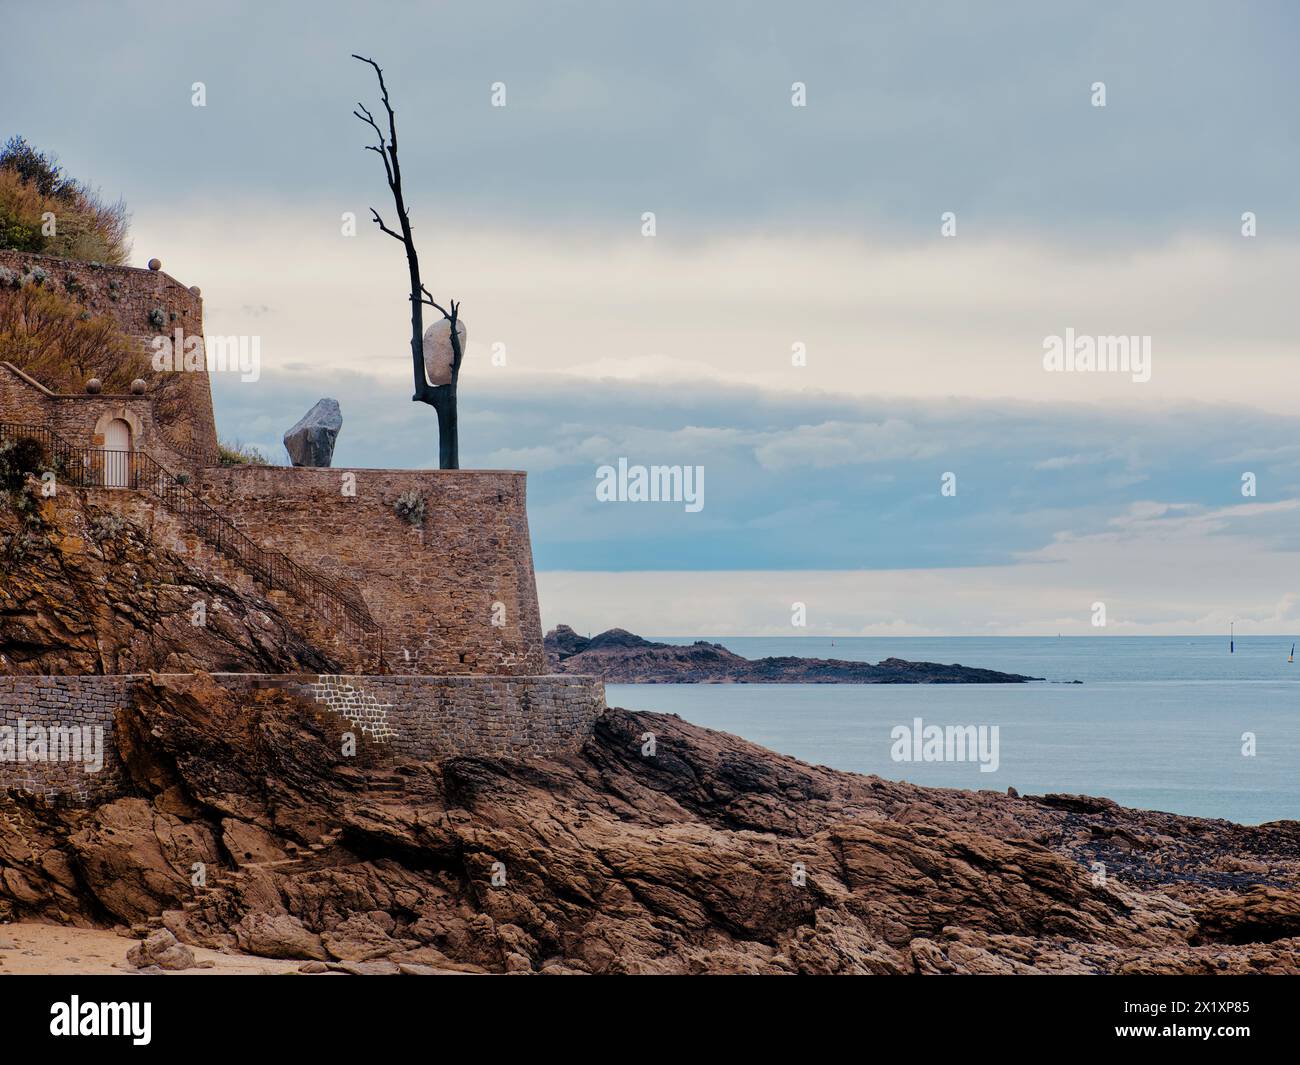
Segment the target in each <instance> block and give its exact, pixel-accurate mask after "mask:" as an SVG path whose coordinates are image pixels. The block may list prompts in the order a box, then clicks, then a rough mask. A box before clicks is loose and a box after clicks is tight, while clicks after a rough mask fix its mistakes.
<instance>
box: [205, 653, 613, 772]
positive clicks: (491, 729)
mask: <svg viewBox="0 0 1300 1065" xmlns="http://www.w3.org/2000/svg"><path fill="white" fill-rule="evenodd" d="M213 679H214V680H215V681H217V683H219V684H221V685H223V686H225V687H228V688H230V689H232V690H235V691H250V690H252V689H254V688H267V687H274V688H288V689H289V690H291V691H293V692H295V693H296V694H298V695H301V696H302V697H303V698H306V699H310V700H312V701H313V702H316V703H319V704H320V705H321V706H324V707H325V708H326V709H329V710H332V711H333V712H335V713H336V714H339V715H340V716H342V717H344V718H346V719H347V720H348V721H350V722H351V723H352V724H353V726H354V727H355V728H356V729H357V731H358V732H360V733H361V734H362V735H364V736H366V737H368V738H369V739H372V740H375V741H377V742H378V743H381V744H383V745H385V746H387V747H389V748H391V750H392V751H393V752H394V753H395V754H397V755H399V756H401V757H404V758H410V759H415V760H416V761H436V760H438V759H441V758H448V757H453V756H456V755H470V756H482V757H493V756H501V757H509V758H532V757H546V756H548V755H557V754H568V753H572V752H575V751H577V750H579V749H580V748H581V747H582V745H583V744H584V743H586V742H587V737H588V736H590V735H591V730H592V726H593V725H594V724H595V722H596V719H597V718H598V717H600V715H601V714H603V713H604V712H605V686H604V684H603V683H601V681H600V680H599V679H597V678H595V677H576V676H567V675H549V676H536V677H518V676H515V677H505V676H499V677H427V676H424V677H417V676H404V677H403V676H388V675H382V676H380V675H372V676H360V677H358V676H316V675H313V674H286V675H264V674H257V673H217V674H214V675H213Z"/></svg>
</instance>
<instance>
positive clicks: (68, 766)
mask: <svg viewBox="0 0 1300 1065" xmlns="http://www.w3.org/2000/svg"><path fill="white" fill-rule="evenodd" d="M130 689H131V678H130V677H125V676H118V677H93V676H88V677H23V676H10V677H0V791H6V790H9V789H11V788H12V789H16V790H18V791H25V792H29V793H33V794H37V795H42V796H44V797H46V798H47V799H50V800H53V801H64V802H82V803H96V802H105V801H107V800H109V799H113V798H116V797H117V796H118V795H120V794H122V792H123V791H124V789H125V784H126V777H125V774H124V772H123V770H122V763H121V761H120V759H119V758H118V755H117V745H116V743H115V741H114V739H113V718H114V715H115V714H116V712H117V711H118V709H120V708H122V707H125V706H127V705H128V703H129V700H130ZM22 719H25V720H26V728H27V730H28V735H27V737H26V738H27V744H26V745H24V746H25V748H26V750H27V751H30V750H31V746H30V744H31V741H32V739H33V738H34V737H35V735H36V733H34V732H33V731H32V727H33V726H34V725H39V726H40V727H41V728H42V729H45V730H47V733H48V730H49V729H50V727H51V726H63V727H74V728H78V729H82V728H89V729H92V730H94V729H100V730H102V732H101V733H100V735H101V736H102V747H101V748H100V751H101V754H102V757H103V766H102V768H100V769H99V771H98V772H91V771H89V769H88V767H87V765H86V762H85V760H84V758H83V759H82V760H73V759H70V758H65V759H62V760H56V759H55V758H54V755H55V751H54V750H53V748H52V746H47V749H46V752H45V754H46V760H45V761H23V760H19V751H18V747H19V743H18V739H19V734H18V729H19V726H20V721H21V720H22ZM11 730H12V731H11ZM83 735H85V733H84V732H83ZM7 744H12V749H10V747H9V746H7ZM35 753H37V754H39V753H40V752H39V750H37V751H36V752H35ZM60 753H76V752H75V751H72V752H68V751H64V752H60Z"/></svg>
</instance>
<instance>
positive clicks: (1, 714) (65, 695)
mask: <svg viewBox="0 0 1300 1065" xmlns="http://www.w3.org/2000/svg"><path fill="white" fill-rule="evenodd" d="M213 679H214V680H216V681H217V683H219V684H221V685H223V686H224V687H226V688H229V689H230V690H232V691H235V692H251V691H253V690H254V689H256V688H263V687H280V688H288V689H290V690H291V691H293V692H295V693H296V694H298V695H301V696H302V697H304V698H306V699H310V700H312V701H314V702H317V703H319V704H320V705H321V706H323V707H325V708H327V709H329V710H331V711H333V712H334V713H336V714H338V715H340V717H342V718H344V719H346V720H348V721H349V722H351V723H352V724H353V725H354V727H355V728H356V729H357V730H358V731H359V732H361V733H362V735H363V736H365V737H367V738H369V739H371V740H373V741H375V742H377V743H379V744H381V745H382V746H383V747H385V748H388V749H389V750H391V751H392V752H393V754H394V755H397V756H399V757H402V758H409V759H415V760H418V761H436V760H439V759H442V758H448V757H453V756H457V755H460V756H478V757H509V758H536V757H547V756H553V755H560V754H567V753H572V752H575V751H577V750H579V749H580V748H581V747H582V745H583V744H584V743H586V741H587V738H588V737H589V736H590V735H591V730H592V728H593V726H594V725H595V723H596V719H597V718H598V717H600V715H601V714H603V713H604V712H605V686H604V684H602V683H601V681H600V680H599V679H597V678H595V677H573V676H567V675H562V676H554V675H552V676H535V677H520V676H494V677H428V676H405V677H401V676H387V675H384V676H318V675H315V674H283V675H281V674H262V673H217V674H214V675H213ZM147 681H148V678H147V677H137V676H84V677H72V676H63V677H34V676H2V677H0V791H4V790H8V789H15V790H18V791H25V792H29V793H34V794H38V795H42V796H45V797H46V798H48V799H51V800H54V801H62V802H80V803H99V802H107V801H109V800H111V799H114V798H117V797H119V796H120V795H123V794H125V792H126V790H127V778H126V775H125V773H124V771H123V768H122V764H121V760H120V759H119V757H118V754H117V747H116V744H115V742H114V739H113V719H114V715H115V713H116V712H117V711H118V710H119V709H124V708H126V707H127V706H129V705H130V700H131V688H132V685H133V684H136V683H142V682H147ZM23 718H25V719H26V721H27V727H28V728H29V729H30V727H31V726H32V725H40V726H42V727H44V728H48V727H49V726H50V725H63V726H76V727H82V726H88V727H90V728H96V727H98V728H101V729H102V730H103V732H102V736H103V747H102V748H101V750H102V754H103V768H101V769H100V770H99V771H98V772H96V773H90V772H87V771H86V768H85V766H84V763H83V762H81V761H71V760H63V761H54V760H50V759H48V758H47V760H45V761H36V762H33V761H22V762H20V761H17V760H16V758H15V757H14V755H16V750H15V752H14V754H12V755H11V754H9V753H8V752H7V751H6V749H5V748H4V746H3V744H4V740H5V737H7V736H13V735H14V734H11V733H8V732H5V731H2V730H3V729H5V728H6V727H8V728H9V729H13V730H15V732H16V730H17V729H18V727H19V721H20V719H23ZM15 738H16V736H15Z"/></svg>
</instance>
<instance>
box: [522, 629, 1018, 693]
mask: <svg viewBox="0 0 1300 1065" xmlns="http://www.w3.org/2000/svg"><path fill="white" fill-rule="evenodd" d="M545 642H546V654H547V659H548V660H549V662H550V664H551V668H552V669H553V670H555V671H556V672H558V673H580V674H585V675H588V676H595V677H601V678H602V679H603V680H605V681H606V682H607V683H610V684H1023V683H1025V682H1026V681H1031V680H1038V679H1040V678H1037V677H1026V676H1022V675H1020V674H1019V673H999V672H998V671H997V670H993V669H976V668H972V667H970V666H962V665H943V664H941V663H938V662H905V661H904V660H903V659H901V658H886V659H885V660H884V661H882V662H878V663H876V664H875V665H872V664H871V663H870V662H848V661H844V660H842V659H836V658H794V657H788V656H787V657H780V658H758V659H750V658H742V657H741V656H740V655H738V654H735V653H734V652H732V651H728V650H727V649H726V648H725V647H723V646H722V645H721V644H717V643H706V642H705V641H703V640H697V641H696V642H695V643H693V644H689V645H680V644H668V643H654V642H652V641H650V640H646V639H643V638H642V637H640V636H636V635H634V634H632V633H630V632H628V631H626V630H625V629H610V630H608V631H607V632H602V633H600V634H599V635H598V636H593V637H590V638H588V637H585V636H579V635H578V634H577V633H576V632H574V631H573V630H572V629H571V628H569V626H568V625H560V626H558V627H556V628H554V629H552V630H551V631H550V632H548V633H547V634H546V641H545Z"/></svg>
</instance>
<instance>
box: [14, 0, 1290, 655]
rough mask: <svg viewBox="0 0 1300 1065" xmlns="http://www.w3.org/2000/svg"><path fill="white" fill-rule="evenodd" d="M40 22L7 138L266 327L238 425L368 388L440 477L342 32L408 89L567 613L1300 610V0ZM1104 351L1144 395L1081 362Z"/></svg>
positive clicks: (547, 572)
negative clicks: (1082, 340) (653, 469)
mask: <svg viewBox="0 0 1300 1065" xmlns="http://www.w3.org/2000/svg"><path fill="white" fill-rule="evenodd" d="M0 3H3V4H4V5H5V6H9V0H0ZM218 7H219V10H218ZM305 12H310V16H309V17H305V14H304V13H305ZM22 15H23V17H22V18H21V19H16V20H10V21H9V22H8V25H9V26H10V27H12V29H13V31H14V35H13V37H14V39H12V40H11V41H10V42H9V44H8V46H7V48H6V58H5V69H6V81H7V83H8V85H9V86H10V88H9V89H7V90H6V94H5V102H4V104H3V107H0V117H3V120H4V121H3V122H0V133H3V134H4V135H6V136H7V135H9V134H10V133H22V134H23V135H25V136H27V137H28V138H29V139H30V140H31V141H33V142H34V143H35V144H37V145H38V146H39V147H41V148H43V149H47V150H51V151H55V152H57V153H58V154H59V156H60V157H61V159H62V161H63V162H64V163H65V164H66V166H67V167H68V169H69V170H70V171H71V172H72V173H73V174H75V175H77V176H79V177H83V178H88V179H90V180H91V181H92V182H93V183H95V184H97V185H98V186H100V188H101V190H102V192H103V194H104V195H105V196H107V197H109V198H114V199H115V198H116V197H118V196H122V197H124V198H125V199H126V201H127V203H128V206H129V207H130V209H131V211H132V215H133V228H132V232H133V239H134V251H133V256H132V261H133V262H135V263H136V264H137V265H143V264H144V263H145V262H146V261H147V260H148V259H149V258H151V257H154V256H156V257H158V258H160V259H161V260H162V261H163V264H164V269H165V270H166V271H167V272H169V273H171V274H172V275H173V276H175V277H177V278H178V279H180V280H182V281H183V282H184V283H186V284H195V285H199V286H200V287H201V288H202V290H203V294H204V300H205V321H206V328H207V330H208V331H209V332H210V333H218V334H223V335H249V336H256V337H257V338H258V339H259V343H260V351H261V373H260V376H259V378H258V380H256V381H242V380H240V379H239V377H238V376H237V375H231V374H217V375H216V379H215V380H214V395H215V399H216V405H217V418H218V425H219V427H220V430H221V433H222V435H223V436H224V437H226V438H228V439H238V440H241V441H243V442H247V443H252V444H255V445H258V446H260V447H261V448H263V450H265V451H266V452H267V453H268V454H269V455H271V456H272V457H273V458H274V460H275V461H278V462H285V461H287V458H286V456H285V454H284V450H283V447H282V445H281V444H280V436H281V434H282V433H283V431H284V430H285V429H286V428H287V427H288V426H290V425H291V424H293V423H294V422H295V421H296V420H297V419H298V418H299V417H300V416H301V414H302V413H303V412H304V411H305V410H306V409H307V408H308V407H309V406H311V404H312V403H314V402H315V401H316V400H317V399H319V398H321V397H322V396H332V397H335V398H337V399H338V400H339V402H340V404H341V406H342V411H343V419H344V427H343V431H342V433H341V434H340V437H339V442H338V448H337V451H336V454H335V465H338V466H345V465H347V466H400V467H421V466H432V465H436V426H435V420H434V417H433V413H432V411H431V410H430V409H428V408H427V407H425V406H423V405H420V404H413V403H411V402H410V364H409V348H408V347H407V344H408V337H407V329H408V323H407V303H406V299H407V293H406V279H405V261H404V257H403V255H402V250H401V248H400V246H398V245H397V244H396V243H395V242H393V241H392V240H390V239H389V238H388V237H385V236H383V235H382V234H380V233H378V232H377V231H376V230H375V228H374V226H373V225H372V224H371V223H370V222H369V220H368V215H369V208H370V207H371V206H374V207H376V208H378V209H379V211H380V212H381V214H384V215H385V216H386V217H388V218H390V219H391V216H392V207H391V203H390V202H389V201H388V200H387V199H386V197H387V189H386V188H385V186H384V183H383V175H382V170H381V168H380V165H379V161H378V159H377V158H376V157H375V156H374V154H373V153H370V152H366V151H364V146H365V145H366V144H367V143H370V142H371V138H370V135H369V133H368V130H367V128H366V127H365V126H363V125H362V124H361V123H360V122H358V120H357V119H356V118H355V117H353V115H352V113H351V112H352V109H353V108H354V107H355V106H356V103H357V101H364V102H365V103H366V105H367V106H368V107H370V108H372V109H374V108H375V107H376V106H377V104H378V94H377V90H376V86H375V83H374V79H373V75H372V73H371V72H370V70H369V68H367V67H365V66H364V65H362V64H360V63H358V62H357V61H356V60H354V59H351V58H349V55H350V53H352V52H359V53H361V54H363V55H370V56H373V57H374V58H375V59H376V60H377V61H379V62H380V63H381V65H382V66H383V67H384V69H385V72H386V76H387V79H388V84H389V89H390V92H391V94H392V99H393V102H394V105H395V107H396V109H397V116H398V132H399V147H400V150H401V156H402V164H403V170H404V174H405V179H406V186H407V188H406V192H407V198H408V201H409V203H410V205H411V215H412V221H413V223H414V226H415V234H416V238H417V241H418V243H419V246H420V253H421V262H422V265H423V267H424V276H425V278H426V280H427V281H428V283H429V287H430V288H431V289H432V290H433V291H434V293H435V295H437V296H439V297H442V296H454V297H455V298H456V299H458V300H460V301H461V303H462V311H461V313H462V316H463V319H464V321H465V323H466V325H467V328H468V334H469V342H468V352H467V357H466V364H465V367H464V370H463V372H462V376H461V386H460V405H461V414H460V426H461V459H462V464H463V465H464V466H466V467H484V468H512V469H523V470H527V471H528V474H529V486H528V495H529V518H530V524H531V531H532V537H533V550H534V557H535V561H536V565H537V569H538V585H539V591H540V594H541V605H542V613H543V621H544V623H545V624H547V625H548V626H549V625H554V624H556V623H559V622H565V623H568V624H571V625H573V626H574V627H575V628H577V629H579V630H580V631H595V630H599V629H603V628H607V627H611V626H615V625H618V626H623V627H626V628H630V629H633V630H634V631H640V632H644V633H648V634H658V635H669V634H682V635H686V634H690V635H706V636H727V635H738V634H773V635H802V634H808V635H825V634H837V635H853V634H865V635H905V634H925V635H946V634H951V635H960V634H975V635H997V634H1007V635H1023V634H1054V633H1057V632H1064V633H1072V634H1080V635H1108V634H1116V635H1142V634H1152V635H1155V634H1170V633H1216V632H1222V631H1223V630H1225V629H1226V628H1227V627H1228V624H1229V622H1233V621H1235V623H1236V626H1237V631H1238V632H1241V633H1252V632H1257V633H1266V632H1268V633H1288V632H1292V631H1294V630H1296V629H1300V601H1298V598H1297V585H1298V584H1300V553H1298V552H1300V533H1298V532H1297V530H1298V529H1300V526H1298V525H1297V518H1298V517H1300V513H1298V511H1300V431H1298V430H1300V373H1297V352H1296V332H1297V330H1296V326H1297V322H1298V321H1300V311H1297V309H1296V301H1295V296H1294V278H1295V277H1296V276H1297V274H1298V272H1300V270H1298V268H1300V197H1298V195H1297V191H1296V182H1295V175H1296V174H1297V172H1300V130H1298V128H1297V126H1298V124H1300V117H1298V112H1297V110H1296V108H1295V106H1294V102H1295V100H1296V98H1297V89H1298V88H1300V84H1298V82H1300V68H1297V65H1296V64H1295V63H1294V61H1293V57H1294V53H1295V49H1296V45H1297V43H1298V37H1300V34H1298V33H1297V30H1298V29H1300V9H1296V8H1295V6H1294V5H1289V4H1286V3H1267V2H1259V3H1250V4H1246V5H1226V4H1220V3H1196V2H1181V3H1158V2H1153V3H1145V4H1142V5H1131V4H1119V3H1095V2H1089V3H1058V4H1052V5H1044V4H1041V3H1015V2H1008V3H1000V4H997V5H977V4H961V3H901V2H900V3H871V4H862V3H851V4H850V3H845V4H832V3H825V4H819V3H811V4H805V5H800V7H799V8H798V11H797V13H796V11H795V9H794V8H792V7H791V6H790V5H789V4H783V3H745V4H741V3H718V4H709V5H701V4H673V3H654V4H649V3H647V4H638V3H618V4H612V3H610V4H603V3H595V2H585V3H555V4H547V5H536V4H522V3H494V4H492V5H467V4H435V3H400V4H397V3H392V4H384V3H379V4H370V5H366V7H365V8H358V7H357V6H356V5H354V4H340V3H331V2H321V3H315V4H312V5H310V6H309V7H308V6H304V5H295V4H278V5H268V4H239V3H231V4H223V5H211V4H188V3H184V2H181V3H172V4H168V5H166V6H164V7H161V8H160V7H158V6H157V5H153V4H148V5H146V4H133V3H125V4H115V5H103V4H80V3H76V2H72V3H66V4H60V5H57V7H54V8H50V9H36V8H33V7H32V6H31V5H26V4H24V5H23V7H22ZM51 71H60V72H62V73H61V74H60V76H57V77H52V76H50V72H51ZM198 82H201V83H202V87H203V93H204V106H201V107H196V106H194V93H195V83H198ZM796 83H798V85H802V86H803V90H802V92H803V99H802V101H800V102H802V103H804V106H794V103H795V101H796V90H797V85H796ZM1099 83H1100V84H1101V85H1102V86H1104V106H1097V104H1098V103H1099V100H1100V97H1099V94H1098V84H1099ZM502 88H503V89H504V103H505V106H494V100H493V94H494V92H495V93H496V100H497V102H500V100H501V90H502ZM647 212H652V213H653V216H654V232H653V235H647V230H646V223H645V215H646V213H647ZM348 213H351V214H353V215H355V216H356V219H357V221H356V233H355V235H345V233H344V229H345V228H346V227H345V225H344V216H345V215H346V214H348ZM1243 216H1246V218H1248V219H1249V220H1250V221H1249V224H1248V223H1247V221H1246V218H1244V217H1243ZM1247 230H1249V231H1250V235H1247V232H1246V231H1247ZM1080 336H1082V337H1086V338H1092V337H1121V336H1122V337H1132V338H1135V339H1134V341H1133V350H1134V351H1137V352H1149V361H1148V362H1147V363H1146V364H1145V372H1135V371H1136V367H1135V366H1128V367H1126V369H1127V370H1128V371H1129V372H1118V371H1117V372H1111V371H1105V372H1082V371H1075V372H1055V371H1051V370H1049V369H1047V368H1045V365H1044V353H1045V350H1047V348H1048V347H1049V346H1050V345H1051V343H1052V339H1051V338H1054V337H1056V338H1062V339H1063V341H1064V338H1070V342H1071V343H1073V338H1075V337H1080ZM620 459H624V460H626V462H627V463H628V464H629V465H630V466H635V465H638V464H641V465H645V466H651V465H666V466H673V465H681V466H683V467H684V468H695V467H702V468H703V471H704V472H703V485H704V494H703V504H704V505H703V506H702V507H701V508H699V509H696V510H687V509H686V507H685V506H684V505H683V503H682V502H641V501H636V500H614V501H601V500H600V499H599V498H598V495H597V486H598V484H599V482H600V479H601V475H600V470H601V467H603V466H609V465H614V466H616V465H617V463H618V461H619V460H620ZM1248 481H1249V483H1250V487H1251V488H1252V489H1253V493H1254V494H1245V493H1244V489H1245V488H1246V485H1247V482H1248ZM795 603H802V604H804V607H805V614H806V621H807V624H806V627H793V626H792V624H791V619H792V616H793V613H794V612H793V610H792V605H793V604H795ZM1097 603H1104V604H1105V606H1106V625H1105V627H1098V626H1096V625H1095V624H1094V620H1095V618H1096V616H1097V612H1096V610H1095V604H1097Z"/></svg>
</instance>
